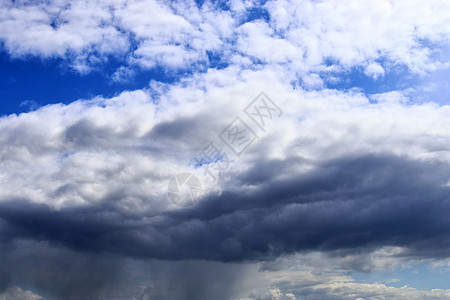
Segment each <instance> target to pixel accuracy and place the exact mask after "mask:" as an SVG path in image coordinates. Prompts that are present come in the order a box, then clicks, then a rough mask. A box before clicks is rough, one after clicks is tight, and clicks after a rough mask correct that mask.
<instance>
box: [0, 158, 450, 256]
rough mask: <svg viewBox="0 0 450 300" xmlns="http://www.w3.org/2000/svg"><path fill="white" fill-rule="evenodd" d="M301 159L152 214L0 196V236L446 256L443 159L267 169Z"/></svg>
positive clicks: (150, 252) (220, 251)
mask: <svg viewBox="0 0 450 300" xmlns="http://www.w3.org/2000/svg"><path fill="white" fill-rule="evenodd" d="M260 163H261V164H264V162H260ZM301 163H302V160H301V159H293V160H292V161H291V162H290V163H286V162H283V161H271V162H269V163H267V165H266V166H258V167H257V168H256V169H253V170H249V171H248V172H246V173H243V174H241V175H239V176H237V177H236V178H235V179H234V180H235V182H234V183H235V185H236V186H240V187H241V188H240V189H239V190H235V191H233V192H230V191H229V192H224V193H222V194H221V195H220V196H215V197H210V198H209V199H204V200H203V201H201V202H200V203H198V205H196V206H194V207H192V208H189V209H180V210H174V211H170V212H166V213H163V214H161V215H159V216H156V215H151V214H150V213H145V212H143V213H130V212H129V211H124V210H123V209H122V208H121V206H119V205H116V201H117V200H115V199H110V200H109V201H108V200H105V201H104V202H102V203H101V204H99V205H97V206H96V207H92V206H91V207H86V208H77V209H69V208H64V209H61V210H59V211H56V210H53V209H50V208H48V207H47V206H45V205H37V204H30V203H26V202H25V201H12V202H10V203H2V204H1V206H0V218H1V220H2V222H1V223H0V225H1V228H2V231H3V232H4V234H2V236H3V243H4V244H5V243H8V238H9V239H13V238H18V237H20V238H26V239H34V240H37V241H47V242H50V243H54V244H58V245H61V246H64V247H68V248H69V249H75V250H77V251H83V252H89V253H110V254H114V255H119V256H127V257H128V256H129V257H139V258H158V259H170V260H179V259H207V260H218V261H242V260H260V259H270V258H273V257H275V256H278V255H281V254H285V253H292V252H296V251H308V250H323V251H333V250H338V249H354V250H355V251H360V250H363V249H366V250H373V249H375V248H378V247H381V246H403V247H407V248H408V249H409V254H410V255H414V256H423V257H445V256H448V252H447V249H448V247H449V246H450V245H449V243H450V222H449V221H448V211H449V209H450V197H449V196H450V193H449V187H448V186H446V185H445V184H446V183H447V181H448V178H449V175H450V170H449V168H448V166H447V165H442V164H441V165H439V164H434V163H427V162H419V161H413V160H408V159H405V158H400V157H396V156H387V155H385V156H375V155H367V156H362V157H359V158H356V159H355V158H353V159H352V158H341V159H336V160H333V161H328V162H326V163H322V164H320V165H319V166H317V167H316V168H315V169H314V170H313V171H310V172H308V173H306V174H302V175H292V176H291V177H289V178H288V179H287V180H286V179H285V180H281V179H273V178H275V177H276V176H275V175H276V174H273V172H277V173H282V172H284V171H285V170H291V169H292V168H293V166H294V165H295V164H301ZM262 173H266V174H273V176H270V175H264V174H262ZM256 177H257V178H256ZM250 183H251V184H258V185H257V188H254V187H255V186H253V187H252V188H249V186H248V185H249V184H250Z"/></svg>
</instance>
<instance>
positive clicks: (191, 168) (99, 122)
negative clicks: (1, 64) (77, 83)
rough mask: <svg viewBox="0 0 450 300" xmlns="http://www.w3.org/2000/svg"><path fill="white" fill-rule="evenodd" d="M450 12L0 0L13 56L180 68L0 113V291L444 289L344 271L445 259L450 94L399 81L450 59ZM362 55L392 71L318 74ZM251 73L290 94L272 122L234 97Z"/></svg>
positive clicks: (134, 293)
mask: <svg viewBox="0 0 450 300" xmlns="http://www.w3.org/2000/svg"><path fill="white" fill-rule="evenodd" d="M368 8H370V9H368ZM448 12H450V9H449V7H448V4H446V3H444V2H442V1H427V2H426V3H425V2H420V1H417V2H411V1H410V2H404V1H393V2H392V1H360V2H351V1H276V2H275V1H267V2H264V3H259V2H256V1H242V2H240V1H229V2H227V3H226V4H220V3H216V2H214V3H211V2H209V1H205V2H204V3H202V4H197V2H193V1H191V2H183V3H181V2H161V1H101V2H96V1H94V2H93V1H88V2H86V1H75V2H71V3H70V4H67V3H64V2H60V1H49V2H27V1H15V2H2V3H1V6H0V16H1V17H0V40H1V41H2V46H3V49H4V51H6V52H7V53H8V54H9V55H10V56H11V57H12V58H15V59H25V58H27V57H30V56H31V57H39V58H43V61H44V62H45V60H50V59H54V58H58V59H59V60H60V61H61V62H63V63H67V64H69V65H71V66H72V68H73V69H74V70H76V71H78V72H80V73H86V72H90V71H92V69H98V70H102V68H103V67H104V66H105V65H107V64H108V62H111V61H116V62H119V63H118V67H117V69H115V71H114V73H113V74H107V77H108V78H112V80H116V81H120V80H124V79H128V80H129V79H130V78H132V77H133V76H134V75H135V74H136V73H138V72H144V71H145V70H153V69H159V70H163V71H165V72H171V71H180V70H187V71H186V72H187V73H186V74H185V75H184V76H183V77H181V78H178V79H177V80H176V81H175V82H172V83H165V82H159V81H156V80H152V79H151V78H149V82H148V85H147V86H144V87H142V88H141V89H137V90H133V91H123V92H122V93H120V94H118V95H116V96H115V97H112V98H104V97H101V96H98V97H94V98H92V99H80V100H78V101H75V102H73V103H70V104H67V105H63V104H54V105H47V106H44V107H41V108H39V109H37V110H35V111H31V112H29V113H24V114H20V115H10V116H5V117H2V118H0V162H1V163H0V244H1V246H0V254H1V256H2V257H6V259H4V260H2V261H0V289H1V290H4V291H3V293H2V294H0V299H1V297H4V298H5V297H6V298H8V297H15V298H17V299H21V297H22V298H25V299H27V298H29V299H39V297H40V296H41V297H44V298H46V299H47V298H48V299H80V298H83V299H114V297H116V299H148V298H152V299H153V298H155V299H163V298H171V299H211V298H212V297H215V298H216V299H230V298H233V297H234V298H236V297H239V298H245V297H248V298H251V299H295V298H296V297H302V299H303V298H305V299H355V297H356V298H357V297H360V298H363V299H385V298H386V299H387V298H389V299H402V298H405V297H407V298H410V299H421V298H429V299H446V298H448V297H449V294H448V293H449V292H448V290H433V291H424V290H419V289H416V288H413V287H406V286H405V287H395V286H394V285H392V282H383V283H367V284H365V283H360V282H355V281H354V280H353V279H352V276H351V275H352V274H351V272H353V271H358V272H373V271H379V270H385V269H388V268H390V267H392V266H398V265H401V264H407V263H410V262H411V261H415V262H417V261H418V262H423V261H427V262H430V263H436V262H438V261H439V262H446V261H447V260H448V248H449V246H450V245H449V241H450V235H449V232H450V228H449V226H450V224H449V222H448V216H447V212H448V211H449V210H450V207H449V205H450V202H449V201H450V199H449V195H450V193H449V182H450V171H449V170H450V169H449V164H450V152H449V151H450V146H449V145H450V143H449V141H450V133H449V131H448V130H447V128H450V118H449V115H450V114H449V113H450V107H449V106H448V105H442V103H443V102H445V99H433V100H435V101H433V102H431V101H425V100H424V99H425V98H424V97H423V96H424V90H425V88H426V86H425V85H424V84H421V83H420V82H419V83H417V85H413V86H404V85H402V84H401V82H402V81H403V80H405V81H407V80H413V79H411V78H422V79H421V80H423V81H426V80H427V79H426V78H428V77H427V76H430V74H431V76H432V75H433V74H437V72H444V73H445V72H446V71H447V70H448V54H447V50H448V37H449V31H450V27H449V24H450V22H448V19H449V17H450V15H449V14H448ZM18 33H21V34H18ZM354 73H356V74H360V76H363V78H364V79H363V80H365V81H367V82H370V84H372V85H374V86H377V84H378V83H380V85H384V84H387V83H386V82H385V81H383V79H384V78H388V77H389V76H392V74H394V75H395V76H397V77H396V78H395V80H396V81H398V82H397V83H398V84H399V86H396V88H393V89H388V88H385V87H380V86H377V87H378V88H379V89H374V90H376V91H375V92H373V93H364V91H363V90H362V89H360V88H357V87H355V88H351V87H352V86H351V84H352V83H351V82H350V83H349V85H350V88H348V89H347V88H340V89H331V88H327V86H328V85H330V84H337V85H339V84H342V85H344V86H345V85H346V84H347V83H346V81H348V79H349V77H352V76H353V75H352V74H354ZM399 74H401V76H403V77H398V76H400V75H399ZM358 76H359V75H358ZM395 76H394V77H395ZM389 78H390V77H389ZM424 78H425V79H424ZM414 80H415V79H414ZM419 81H420V80H419ZM386 90H387V91H386ZM261 91H264V92H265V93H266V94H267V95H268V96H269V97H270V99H272V100H273V102H274V103H276V104H277V105H278V106H279V107H280V108H281V109H282V111H283V114H282V116H280V117H277V118H274V120H272V122H270V128H269V129H267V130H266V131H263V130H261V128H259V127H258V126H257V125H256V124H255V123H253V121H252V120H251V119H250V118H249V117H248V115H246V114H245V112H244V110H245V108H246V107H247V105H248V104H249V103H251V101H252V100H253V99H255V97H256V96H257V95H258V94H259V93H260V92H261ZM236 117H239V118H240V120H242V121H243V122H245V123H246V124H247V125H248V126H249V128H251V130H253V131H254V133H255V135H256V136H257V138H256V140H255V142H254V143H252V144H251V145H250V146H249V147H248V148H247V149H246V150H245V151H243V153H242V154H241V155H236V154H234V153H233V151H232V150H231V149H230V148H227V147H228V146H227V145H226V144H225V143H224V142H223V141H222V140H221V139H220V137H219V135H220V133H221V132H222V131H223V130H224V129H225V128H227V126H228V125H229V124H230V123H231V122H232V121H233V120H235V118H236ZM267 121H268V120H267ZM211 142H214V143H215V144H216V145H217V146H218V147H219V148H220V149H222V150H223V151H226V152H227V154H228V156H229V157H230V158H231V160H232V163H231V165H230V168H228V169H226V170H224V171H223V172H222V173H221V174H220V176H218V177H217V178H216V179H217V180H216V181H213V180H211V177H209V176H208V174H207V173H206V172H205V168H206V167H208V166H212V161H207V162H203V163H202V164H198V163H197V164H195V163H193V161H194V158H195V157H196V156H198V155H199V153H200V152H201V151H202V149H204V148H205V147H206V146H207V145H208V144H209V143H211ZM223 159H224V158H223V157H222V158H221V161H222V162H223ZM183 172H190V173H193V174H195V175H196V176H198V177H199V178H200V180H201V182H202V185H203V187H204V190H203V192H204V193H203V197H202V198H201V200H200V202H199V203H197V204H196V205H194V206H192V207H189V208H183V209H182V208H179V207H177V206H176V205H174V204H173V203H172V202H171V201H170V200H169V199H168V197H167V185H168V183H169V180H170V179H171V178H172V177H173V176H174V175H175V174H177V173H183ZM34 257H36V258H34ZM323 262H327V263H328V264H329V265H324V263H323ZM330 265H331V267H330ZM147 268H148V269H147ZM33 270H34V271H33ZM68 270H69V271H70V275H67V276H63V274H65V273H66V272H67V271H68ZM155 270H156V271H155ZM217 270H219V271H217ZM447 271H448V270H447ZM211 273H212V274H214V276H215V277H214V278H211V277H210V276H213V275H211ZM154 274H158V275H154ZM180 274H181V275H180ZM199 274H200V275H199ZM196 275H198V276H199V277H200V278H199V279H198V280H194V279H192V278H194V277H195V276H196ZM127 278H133V280H135V281H133V280H131V279H130V280H127ZM217 282H223V285H217ZM14 286H16V287H14ZM17 286H20V288H19V287H17ZM7 288H8V289H7ZM35 294H36V295H35ZM37 294H39V295H40V296H37ZM11 295H14V296H11ZM217 295H219V296H217ZM355 295H356V296H355ZM220 297H222V298H220ZM383 297H384V298H383Z"/></svg>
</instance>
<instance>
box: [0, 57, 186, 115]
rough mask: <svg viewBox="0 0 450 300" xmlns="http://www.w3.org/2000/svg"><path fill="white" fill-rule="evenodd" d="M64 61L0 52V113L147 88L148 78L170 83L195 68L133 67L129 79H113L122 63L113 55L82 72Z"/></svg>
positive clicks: (23, 110) (6, 113) (28, 109)
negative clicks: (99, 64) (87, 71)
mask: <svg viewBox="0 0 450 300" xmlns="http://www.w3.org/2000/svg"><path fill="white" fill-rule="evenodd" d="M66 64H67V62H66V61H64V60H63V59H59V58H52V59H45V60H42V59H38V58H26V59H11V58H10V57H9V55H8V54H6V53H5V52H0V99H1V102H2V105H1V106H0V116H2V115H8V114H12V113H16V114H19V113H22V112H28V111H30V110H34V109H36V108H38V107H40V106H44V105H47V104H54V103H64V104H68V103H71V102H73V101H75V100H78V99H90V98H93V97H95V96H103V97H107V98H109V97H113V96H115V95H117V94H119V93H121V92H122V91H124V90H136V89H141V88H147V87H148V85H149V82H150V81H151V80H156V81H160V82H163V83H174V82H177V81H179V80H180V79H181V78H183V77H184V76H186V74H192V72H194V71H193V70H194V69H195V68H185V69H180V70H179V69H177V70H168V69H167V68H164V67H161V66H157V67H155V68H152V69H150V70H142V69H139V68H137V67H136V68H137V69H136V70H133V75H132V76H131V77H130V78H128V79H126V80H121V81H113V80H112V79H111V76H112V74H114V72H115V71H116V70H117V69H118V68H119V67H120V66H122V64H123V61H121V60H119V59H117V58H114V57H109V58H108V61H107V63H105V64H104V65H102V66H101V68H97V69H94V70H93V71H92V72H89V73H87V74H84V75H81V74H79V73H78V72H75V71H74V70H72V69H71V68H70V67H69V66H67V65H66Z"/></svg>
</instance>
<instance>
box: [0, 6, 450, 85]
mask: <svg viewBox="0 0 450 300" xmlns="http://www.w3.org/2000/svg"><path fill="white" fill-rule="evenodd" d="M229 4H230V7H231V10H222V9H218V8H217V5H218V4H212V3H211V2H209V1H205V3H203V4H202V5H201V6H200V7H199V6H197V4H196V3H195V2H194V1H188V2H182V3H180V2H178V3H177V2H174V3H163V2H158V1H155V0H152V1H144V0H133V1H120V0H110V1H88V2H86V1H82V0H79V1H73V2H71V3H69V4H66V3H64V2H60V1H51V2H49V3H47V2H46V3H39V2H38V3H28V2H19V1H16V2H13V3H9V2H6V1H4V2H2V4H1V7H0V16H1V17H0V39H1V40H2V41H3V44H4V47H5V48H6V49H7V50H8V51H9V53H10V54H11V55H12V56H15V57H21V56H24V55H29V54H31V55H37V56H42V57H54V56H57V57H63V58H67V59H69V61H71V62H72V65H73V67H74V68H75V69H77V70H78V71H80V72H87V71H89V68H90V67H91V66H95V65H99V64H101V63H102V62H104V61H105V60H107V57H108V56H110V55H113V56H116V57H117V58H118V59H119V60H121V61H122V63H123V67H128V65H137V66H140V67H143V68H153V67H155V66H163V67H166V68H171V69H174V68H175V69H184V68H187V67H188V66H191V65H193V64H196V63H202V64H204V63H206V64H207V63H208V55H207V51H211V52H215V53H218V55H219V56H220V57H221V60H222V61H224V62H226V63H231V62H234V63H236V62H237V61H236V59H235V57H236V56H235V55H236V54H237V53H238V54H239V55H243V56H244V57H249V58H252V59H257V60H258V61H260V62H263V63H266V64H283V66H284V68H285V69H286V70H291V71H293V72H294V73H295V74H297V76H298V75H300V76H302V77H303V76H305V77H306V76H307V74H308V73H309V72H311V71H312V72H326V73H329V74H328V76H331V75H332V73H333V72H336V71H339V70H341V71H342V69H348V68H351V67H355V66H363V67H365V73H366V75H367V76H370V77H373V78H375V79H376V78H377V77H379V76H383V74H384V73H385V72H386V69H387V70H388V71H389V69H390V68H392V66H394V65H404V66H407V67H408V68H409V69H410V70H411V71H413V72H418V73H424V72H427V71H430V70H434V69H436V68H441V67H443V66H445V65H446V64H445V63H444V62H443V61H442V58H440V57H439V54H438V52H436V51H438V50H439V49H440V48H441V47H446V45H445V43H446V42H447V38H446V37H447V36H448V34H449V33H450V28H449V26H448V24H449V22H448V20H449V18H450V16H449V13H448V12H449V11H450V9H449V4H448V3H446V2H445V1H444V2H442V1H427V2H423V1H415V2H411V1H394V2H392V3H391V2H389V1H371V0H367V1H359V2H353V1H326V2H314V1H306V0H302V1H297V0H295V1H288V0H283V1H268V2H267V3H266V4H265V5H264V8H265V9H267V10H268V13H269V15H270V21H269V22H265V21H264V20H263V19H260V20H255V21H251V22H247V23H245V19H246V16H247V14H249V13H251V12H250V11H251V10H252V9H255V8H256V7H258V6H257V5H256V4H255V3H253V2H251V1H231V2H230V3H229ZM369 8H370V9H369ZM260 9H261V8H260ZM17 32H20V33H21V34H17ZM329 60H331V61H333V62H334V63H335V64H336V66H338V67H337V68H331V69H330V68H329V67H327V66H326V64H327V61H329ZM376 60H378V61H381V62H382V65H380V64H379V63H378V64H377V63H374V61H376ZM241 66H242V67H248V64H247V63H244V64H242V65H241ZM330 72H331V73H330Z"/></svg>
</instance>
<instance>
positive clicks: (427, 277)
mask: <svg viewBox="0 0 450 300" xmlns="http://www.w3.org/2000/svg"><path fill="white" fill-rule="evenodd" d="M449 268H450V266H446V267H439V268H435V267H433V266H432V265H431V264H429V263H428V262H414V263H410V264H409V265H408V266H407V267H403V268H401V267H398V268H395V269H393V270H387V271H377V272H371V273H360V272H356V271H354V272H352V277H353V278H354V279H355V282H357V283H368V284H370V283H383V284H386V285H388V286H393V287H402V286H405V285H407V286H410V287H414V288H416V289H421V290H431V289H448V288H449V282H450V273H449V272H448V270H449Z"/></svg>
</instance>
